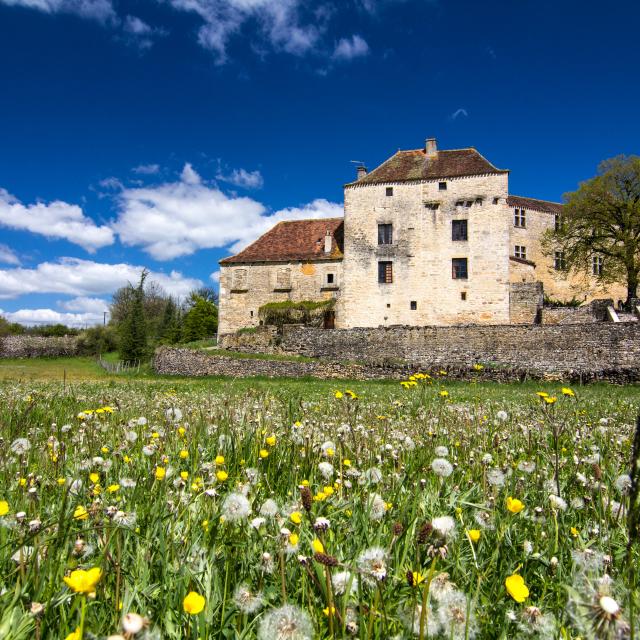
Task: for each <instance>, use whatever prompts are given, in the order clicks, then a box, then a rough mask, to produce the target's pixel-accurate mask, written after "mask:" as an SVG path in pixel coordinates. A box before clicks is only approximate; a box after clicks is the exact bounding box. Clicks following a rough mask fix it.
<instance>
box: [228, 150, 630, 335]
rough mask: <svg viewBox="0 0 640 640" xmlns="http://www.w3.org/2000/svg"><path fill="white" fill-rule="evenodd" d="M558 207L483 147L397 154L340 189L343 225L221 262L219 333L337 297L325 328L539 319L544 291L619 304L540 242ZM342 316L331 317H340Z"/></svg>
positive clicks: (275, 234)
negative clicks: (284, 306)
mask: <svg viewBox="0 0 640 640" xmlns="http://www.w3.org/2000/svg"><path fill="white" fill-rule="evenodd" d="M561 215H562V205H561V204H559V203H556V202H548V201H545V200H537V199H535V198H529V197H521V196H515V195H511V194H510V193H509V171H508V170H504V169H498V168H496V167H495V166H494V165H493V164H492V163H491V162H489V161H488V160H487V159H486V158H484V157H483V156H482V155H481V154H480V153H479V152H478V151H477V150H476V149H474V148H472V147H471V148H467V149H448V150H439V149H438V148H437V145H436V140H435V139H433V138H430V139H428V140H427V141H426V144H425V146H424V148H422V149H416V150H410V151H398V152H397V153H395V154H394V155H393V156H391V157H390V158H389V159H388V160H386V161H385V162H383V163H382V164H381V165H380V166H379V167H377V168H376V169H374V170H373V171H371V172H369V173H368V172H367V170H366V168H365V167H358V175H357V180H356V181H355V182H351V183H349V184H346V185H345V187H344V218H331V219H326V218H325V219H314V220H297V221H291V222H281V223H279V224H277V225H276V226H275V227H273V228H272V229H271V230H270V231H268V232H267V233H265V234H264V235H263V236H262V237H260V238H259V239H258V240H256V241H255V242H254V243H253V244H251V245H249V246H248V247H247V248H246V249H244V250H243V251H241V252H240V253H238V254H237V255H235V256H231V257H229V258H225V259H223V260H221V261H220V267H221V270H220V324H219V333H220V334H221V335H222V334H226V333H231V332H233V331H236V330H238V329H241V328H245V327H253V326H257V325H258V324H259V323H260V320H259V317H258V310H259V308H260V307H261V306H262V305H264V304H266V303H268V302H281V301H287V300H290V301H303V300H314V301H319V300H325V299H330V298H335V305H334V310H333V311H330V312H328V315H329V314H331V315H330V317H327V319H326V321H327V326H329V327H333V326H335V327H337V328H351V327H378V326H391V325H409V326H427V325H441V326H442V325H459V324H532V323H534V322H535V321H536V318H537V317H538V314H539V310H540V307H541V305H542V296H543V292H544V294H545V295H547V296H549V297H551V298H554V299H558V300H565V301H566V300H569V299H572V298H577V299H580V300H592V299H594V298H599V297H605V296H607V297H612V298H614V299H618V298H621V297H624V293H625V290H624V288H623V287H621V286H619V285H613V286H609V287H607V289H606V290H603V289H602V288H601V286H599V284H598V283H597V281H596V279H595V278H594V277H593V275H590V274H596V273H597V272H598V270H599V269H601V268H602V263H601V262H600V261H599V260H598V259H594V261H593V264H592V265H589V267H590V269H589V273H588V274H587V275H585V276H569V277H567V276H566V275H565V273H564V272H562V271H561V268H562V266H563V264H562V262H563V256H562V254H561V253H556V255H555V256H546V255H544V254H543V252H542V244H541V243H542V237H543V234H544V232H545V231H546V230H548V229H551V228H553V227H554V225H557V224H559V223H560V220H561ZM334 314H335V315H334Z"/></svg>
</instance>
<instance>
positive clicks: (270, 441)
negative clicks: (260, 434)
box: [265, 435, 276, 447]
mask: <svg viewBox="0 0 640 640" xmlns="http://www.w3.org/2000/svg"><path fill="white" fill-rule="evenodd" d="M265 442H266V443H267V444H268V445H269V446H270V447H274V446H275V444H276V437H275V436H274V435H270V436H269V437H267V438H265Z"/></svg>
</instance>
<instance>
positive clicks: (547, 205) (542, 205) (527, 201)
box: [507, 196, 562, 214]
mask: <svg viewBox="0 0 640 640" xmlns="http://www.w3.org/2000/svg"><path fill="white" fill-rule="evenodd" d="M507 204H508V205H509V206H510V207H520V208H522V209H532V210H533V211H542V213H557V214H560V213H562V205H561V204H560V203H559V202H549V201H548V200H537V199H536V198H523V197H522V196H509V197H508V198H507Z"/></svg>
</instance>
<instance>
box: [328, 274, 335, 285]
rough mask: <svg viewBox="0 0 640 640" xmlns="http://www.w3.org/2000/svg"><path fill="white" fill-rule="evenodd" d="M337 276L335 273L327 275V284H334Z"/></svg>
mask: <svg viewBox="0 0 640 640" xmlns="http://www.w3.org/2000/svg"><path fill="white" fill-rule="evenodd" d="M334 283H335V276H334V274H333V273H327V284H334Z"/></svg>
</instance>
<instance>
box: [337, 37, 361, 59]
mask: <svg viewBox="0 0 640 640" xmlns="http://www.w3.org/2000/svg"><path fill="white" fill-rule="evenodd" d="M368 54H369V45H368V44H367V41H366V40H365V39H364V38H362V37H361V36H359V35H357V34H356V35H353V36H351V38H340V41H339V42H338V44H336V48H335V50H334V52H333V58H334V60H353V59H354V58H362V57H363V56H366V55H368Z"/></svg>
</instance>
